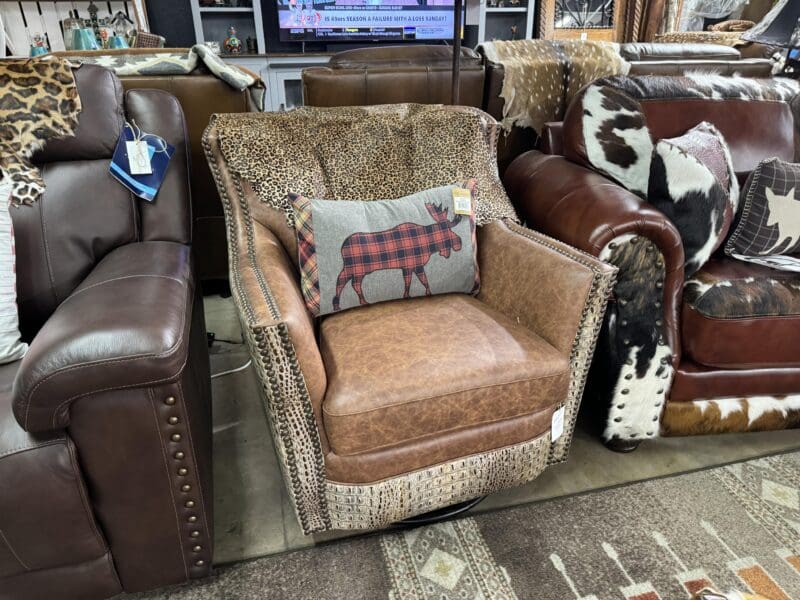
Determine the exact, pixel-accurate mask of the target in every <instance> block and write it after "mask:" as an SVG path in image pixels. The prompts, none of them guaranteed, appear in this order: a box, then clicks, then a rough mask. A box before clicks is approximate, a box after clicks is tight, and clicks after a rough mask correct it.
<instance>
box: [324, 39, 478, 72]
mask: <svg viewBox="0 0 800 600" xmlns="http://www.w3.org/2000/svg"><path fill="white" fill-rule="evenodd" d="M481 63H482V61H481V57H480V55H479V54H478V53H477V52H475V51H474V50H472V49H471V48H463V47H462V48H461V68H462V69H464V68H480V69H483V66H482V64H481ZM452 64H453V50H452V47H451V46H431V45H425V46H378V47H367V48H355V49H353V50H344V51H343V52H337V53H336V54H334V55H333V56H332V57H331V59H330V61H329V62H328V66H329V67H331V68H332V69H359V68H365V67H377V66H382V67H410V66H416V67H419V66H440V67H451V66H452Z"/></svg>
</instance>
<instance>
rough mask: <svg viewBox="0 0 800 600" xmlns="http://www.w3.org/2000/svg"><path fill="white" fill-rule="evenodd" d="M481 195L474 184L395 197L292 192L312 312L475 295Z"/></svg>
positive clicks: (304, 284) (306, 293)
mask: <svg viewBox="0 0 800 600" xmlns="http://www.w3.org/2000/svg"><path fill="white" fill-rule="evenodd" d="M459 193H462V195H461V196H458V195H457V194H459ZM476 193H477V190H476V182H475V181H474V180H471V181H468V182H466V183H465V184H464V185H449V186H442V187H438V188H434V189H431V190H426V191H423V192H418V193H416V194H412V195H410V196H406V197H405V198H399V199H397V200H383V201H381V200H378V201H372V202H363V201H347V200H339V201H332V200H309V199H307V198H304V197H303V196H297V195H292V197H293V202H292V204H293V206H294V210H295V229H296V231H297V247H298V256H299V260H300V265H299V266H300V275H301V280H302V281H301V285H300V288H301V289H302V290H303V295H304V297H305V301H306V306H307V307H308V310H309V311H310V312H311V314H313V315H314V316H319V315H324V314H328V313H332V312H338V311H339V310H345V309H348V308H354V307H357V306H359V304H360V305H367V304H374V303H376V302H384V301H387V300H397V299H400V298H409V297H414V296H423V295H428V296H430V295H431V294H432V293H433V294H447V293H452V292H463V293H468V294H476V293H478V289H479V287H480V279H479V276H478V258H477V255H478V248H477V241H476V239H475V236H476V233H475V216H474V213H473V212H472V206H473V205H474V197H475V194H476Z"/></svg>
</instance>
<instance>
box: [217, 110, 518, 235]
mask: <svg viewBox="0 0 800 600" xmlns="http://www.w3.org/2000/svg"><path fill="white" fill-rule="evenodd" d="M211 129H215V131H216V133H217V136H218V137H219V146H220V149H221V151H222V154H223V156H224V158H225V162H226V164H227V165H228V168H229V169H230V170H231V171H233V172H234V173H236V174H237V175H238V176H239V177H241V178H242V179H244V180H245V181H248V182H249V183H250V185H251V186H252V188H253V189H254V190H255V192H256V194H257V195H258V197H259V199H260V200H261V201H262V202H265V203H267V204H268V205H270V206H272V207H273V208H276V209H278V210H281V211H284V213H285V214H286V220H287V223H288V224H292V223H293V222H294V213H293V212H292V208H291V204H290V202H289V201H288V199H287V194H288V193H289V192H296V193H300V194H302V195H304V196H307V197H310V198H317V199H320V200H343V199H348V200H381V199H394V198H401V197H403V196H409V195H411V194H414V193H416V192H419V191H422V190H426V189H430V188H434V187H439V186H442V185H450V184H452V183H453V181H460V180H466V179H472V178H474V179H477V181H478V191H477V200H476V207H475V208H476V210H475V213H476V214H475V217H476V222H477V224H479V225H482V224H484V223H488V222H489V221H493V220H496V219H502V218H506V217H507V218H511V219H513V220H516V219H517V217H516V213H515V211H514V207H513V206H512V205H511V201H510V200H509V199H508V196H507V195H506V193H505V190H504V189H503V185H502V184H501V183H500V178H499V177H498V174H497V132H498V124H497V121H495V120H494V119H493V118H492V117H491V116H489V115H488V114H486V113H485V112H483V111H481V110H479V109H477V108H471V107H466V106H442V105H437V104H387V105H377V106H353V107H337V108H318V107H301V108H296V109H294V110H291V111H288V112H282V113H278V112H276V113H238V114H219V115H215V116H214V117H213V118H212V122H211V125H210V126H209V130H211Z"/></svg>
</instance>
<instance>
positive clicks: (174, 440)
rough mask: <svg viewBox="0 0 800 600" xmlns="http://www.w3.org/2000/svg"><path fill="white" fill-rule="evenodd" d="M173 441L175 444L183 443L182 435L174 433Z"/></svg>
mask: <svg viewBox="0 0 800 600" xmlns="http://www.w3.org/2000/svg"><path fill="white" fill-rule="evenodd" d="M172 441H173V442H180V441H181V434H180V433H173V434H172Z"/></svg>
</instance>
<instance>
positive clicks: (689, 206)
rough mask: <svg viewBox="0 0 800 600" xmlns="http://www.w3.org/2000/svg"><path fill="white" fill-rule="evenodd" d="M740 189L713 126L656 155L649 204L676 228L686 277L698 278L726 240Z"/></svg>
mask: <svg viewBox="0 0 800 600" xmlns="http://www.w3.org/2000/svg"><path fill="white" fill-rule="evenodd" d="M738 197H739V185H738V183H737V180H736V173H735V172H734V170H733V163H732V161H731V156H730V152H729V151H728V146H727V144H726V143H725V138H723V137H722V134H721V133H720V132H719V131H718V130H717V129H716V128H715V127H714V126H713V125H711V124H710V123H706V122H703V123H700V124H699V125H697V126H696V127H694V128H692V129H690V130H689V131H687V132H686V133H685V134H683V135H682V136H680V137H677V138H670V139H662V140H660V141H659V142H658V143H657V144H656V147H655V149H654V151H653V160H652V165H651V169H650V181H649V185H648V192H647V200H648V202H649V203H650V204H652V205H653V206H655V207H656V208H657V209H659V210H660V211H661V212H662V213H664V214H665V215H666V216H667V217H668V218H669V219H670V221H672V223H673V224H674V225H675V227H676V228H677V229H678V231H679V232H680V234H681V239H682V240H683V250H684V254H685V256H686V263H685V266H684V271H685V275H686V277H689V276H690V275H692V274H694V273H695V272H696V271H697V270H698V269H700V267H702V266H703V265H704V264H705V263H706V261H708V259H709V258H710V257H711V254H712V253H713V252H714V251H715V250H716V249H717V248H719V247H720V246H721V245H722V242H723V241H724V239H725V236H727V235H728V231H729V230H730V227H731V223H732V221H733V216H734V214H736V205H737V202H738Z"/></svg>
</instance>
